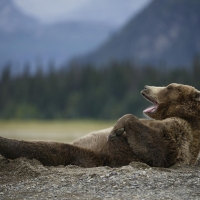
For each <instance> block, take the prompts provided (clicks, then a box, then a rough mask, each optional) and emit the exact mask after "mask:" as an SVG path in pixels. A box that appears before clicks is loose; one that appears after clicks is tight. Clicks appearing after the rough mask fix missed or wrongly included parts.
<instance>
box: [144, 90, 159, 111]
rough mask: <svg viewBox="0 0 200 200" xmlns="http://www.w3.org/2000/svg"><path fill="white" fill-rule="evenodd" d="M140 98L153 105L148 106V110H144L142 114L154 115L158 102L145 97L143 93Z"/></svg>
mask: <svg viewBox="0 0 200 200" xmlns="http://www.w3.org/2000/svg"><path fill="white" fill-rule="evenodd" d="M142 96H143V97H144V98H145V99H147V100H148V101H150V102H151V103H153V106H150V107H149V108H147V109H145V110H144V111H143V113H144V114H148V113H154V112H155V111H156V110H157V108H158V102H157V101H156V100H155V99H153V98H152V97H149V96H147V95H146V94H145V93H144V92H142Z"/></svg>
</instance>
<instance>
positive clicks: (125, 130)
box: [0, 83, 200, 167]
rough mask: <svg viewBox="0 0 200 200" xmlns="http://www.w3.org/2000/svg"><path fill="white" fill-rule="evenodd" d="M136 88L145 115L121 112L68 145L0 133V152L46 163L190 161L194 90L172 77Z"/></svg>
mask: <svg viewBox="0 0 200 200" xmlns="http://www.w3.org/2000/svg"><path fill="white" fill-rule="evenodd" d="M141 94H142V95H143V96H144V97H145V98H146V99H147V100H149V101H150V102H152V103H153V106H152V107H150V108H147V109H146V110H144V111H143V112H144V114H146V115H147V116H149V117H150V119H138V118H137V117H135V116H134V115H132V114H127V115H125V116H123V117H122V118H120V119H119V120H118V121H117V122H116V124H115V126H114V127H112V128H109V129H105V130H101V131H98V132H93V133H90V134H88V135H86V136H84V137H82V138H80V139H78V140H76V141H74V143H73V144H72V145H71V144H64V143H57V142H33V141H31V142H29V141H18V140H12V139H6V138H3V137H0V154H2V155H3V156H5V157H6V158H9V159H15V158H18V157H26V158H28V159H37V160H39V161H40V162H41V163H42V164H44V165H52V166H57V165H68V164H74V165H78V166H81V167H95V166H105V165H107V166H111V167H119V166H123V165H127V164H129V163H130V162H132V161H139V162H144V163H146V164H148V165H150V166H156V167H170V166H172V165H174V164H187V165H195V164H196V162H197V159H198V154H199V152H200V92H199V91H198V90H196V89H195V88H194V87H191V86H188V85H182V84H176V83H172V84H170V85H168V86H167V87H154V86H145V88H144V90H142V92H141Z"/></svg>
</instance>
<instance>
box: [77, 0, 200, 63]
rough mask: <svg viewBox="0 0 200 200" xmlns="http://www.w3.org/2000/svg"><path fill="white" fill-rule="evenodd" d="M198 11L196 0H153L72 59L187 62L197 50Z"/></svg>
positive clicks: (199, 39)
mask: <svg viewBox="0 0 200 200" xmlns="http://www.w3.org/2000/svg"><path fill="white" fill-rule="evenodd" d="M199 11H200V1H199V0H192V1H191V0H154V1H153V2H152V3H150V4H149V5H148V6H147V7H146V8H145V9H144V10H143V11H142V12H140V13H139V14H138V15H137V16H135V17H133V18H132V19H131V20H130V21H129V22H128V23H127V24H126V25H125V26H124V27H123V28H122V29H121V30H120V31H119V32H118V33H116V34H114V35H113V36H112V37H110V39H108V40H107V41H106V42H105V43H103V45H101V46H100V47H99V48H98V49H96V50H95V51H93V52H91V53H89V54H88V55H83V56H81V57H79V58H76V59H75V60H77V62H79V63H94V64H96V65H102V64H106V63H109V62H110V61H113V60H115V61H127V60H128V61H131V62H132V61H134V62H136V63H139V64H148V63H151V64H155V65H159V63H161V62H162V63H163V62H165V63H166V64H167V65H168V66H178V65H179V66H180V65H188V64H190V63H191V61H192V59H193V57H194V55H196V54H199V53H200V12H199Z"/></svg>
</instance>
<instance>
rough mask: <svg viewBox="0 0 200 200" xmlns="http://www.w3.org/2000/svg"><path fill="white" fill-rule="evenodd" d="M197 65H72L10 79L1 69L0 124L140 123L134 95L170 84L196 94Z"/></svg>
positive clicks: (142, 104)
mask: <svg viewBox="0 0 200 200" xmlns="http://www.w3.org/2000/svg"><path fill="white" fill-rule="evenodd" d="M199 74H200V59H199V57H196V58H195V59H194V61H193V62H192V64H191V66H190V67H188V68H180V67H179V68H171V69H168V68H166V67H159V68H158V67H157V68H156V67H154V66H151V65H148V66H143V67H137V66H136V65H134V64H130V63H128V62H124V63H117V62H112V63H110V64H109V65H108V66H104V67H101V68H100V67H98V68H97V67H95V66H92V65H86V66H78V65H75V64H72V65H71V66H70V67H63V68H62V69H61V70H55V69H54V67H53V66H52V65H50V66H49V70H48V72H45V73H44V72H43V71H42V69H41V68H38V70H37V72H36V73H34V74H33V73H30V71H29V66H26V68H25V70H24V71H23V73H20V74H17V75H12V73H11V66H10V65H6V66H5V67H4V70H3V71H2V73H1V77H0V119H104V120H105V119H117V118H119V117H121V116H122V115H124V114H127V113H132V114H134V115H136V116H138V117H142V116H143V113H142V111H143V110H144V109H145V108H146V107H147V106H150V103H149V102H147V101H146V100H145V99H144V98H143V97H142V96H141V95H140V91H141V90H142V89H143V87H144V86H145V85H155V86H165V85H168V84H169V83H172V82H176V83H182V84H188V85H192V86H194V87H196V88H197V89H200V78H199Z"/></svg>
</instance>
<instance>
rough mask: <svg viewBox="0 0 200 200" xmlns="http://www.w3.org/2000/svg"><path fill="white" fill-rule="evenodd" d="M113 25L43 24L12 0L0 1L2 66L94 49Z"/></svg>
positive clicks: (60, 59) (58, 58)
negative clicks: (26, 13)
mask: <svg viewBox="0 0 200 200" xmlns="http://www.w3.org/2000/svg"><path fill="white" fill-rule="evenodd" d="M113 29H114V28H113V27H111V26H110V25H107V24H101V23H83V22H81V23H79V22H67V21H63V22H59V23H55V24H51V25H47V24H41V23H39V22H38V21H37V20H35V19H33V18H31V17H28V16H26V15H25V14H23V13H21V11H19V10H18V8H16V6H15V5H14V4H13V3H12V1H10V0H2V1H1V2H0V43H1V46H0V67H4V65H5V64H6V63H7V62H14V63H19V64H24V63H25V62H30V63H35V62H38V60H40V62H44V63H46V62H49V61H52V60H55V62H58V63H59V62H60V63H62V62H64V61H67V60H68V59H69V58H71V57H72V56H75V55H77V54H81V53H84V52H85V51H91V50H92V49H93V48H95V47H96V46H97V45H99V44H100V43H102V42H103V40H104V39H105V38H106V37H108V35H109V34H110V33H111V32H112V31H113Z"/></svg>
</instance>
